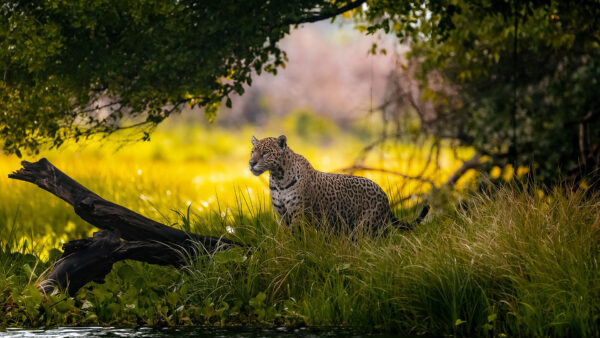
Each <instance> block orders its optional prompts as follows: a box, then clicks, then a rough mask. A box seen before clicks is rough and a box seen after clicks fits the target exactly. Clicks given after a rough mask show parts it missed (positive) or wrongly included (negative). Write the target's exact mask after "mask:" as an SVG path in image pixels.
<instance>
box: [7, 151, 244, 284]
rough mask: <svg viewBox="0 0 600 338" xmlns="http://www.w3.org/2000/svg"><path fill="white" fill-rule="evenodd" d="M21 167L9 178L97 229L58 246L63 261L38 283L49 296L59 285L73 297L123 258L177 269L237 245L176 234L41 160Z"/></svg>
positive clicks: (221, 239)
mask: <svg viewBox="0 0 600 338" xmlns="http://www.w3.org/2000/svg"><path fill="white" fill-rule="evenodd" d="M21 164H22V166H23V168H21V169H19V170H17V171H15V172H14V173H12V174H10V175H8V177H9V178H13V179H17V180H22V181H26V182H30V183H34V184H36V185H37V186H39V187H40V188H42V189H44V190H46V191H49V192H50V193H52V194H54V195H55V196H57V197H60V198H61V199H63V200H64V201H65V202H67V203H69V204H70V205H71V206H72V207H73V208H74V209H75V213H76V214H77V215H79V216H80V217H81V218H82V219H84V220H86V221H87V222H89V223H90V224H92V225H93V226H95V227H98V228H100V229H102V231H100V232H96V233H94V236H93V237H92V238H84V239H79V240H74V241H70V242H68V243H65V244H64V245H63V250H64V253H63V255H62V257H61V258H60V259H59V260H58V261H56V262H55V263H54V265H53V266H52V270H51V272H50V274H49V275H48V277H47V278H46V279H45V280H44V281H43V282H42V283H40V285H39V288H40V289H41V290H42V291H43V292H46V293H50V292H52V291H53V290H54V288H55V287H58V288H59V289H63V290H65V289H66V290H67V291H68V292H69V293H70V294H75V293H76V292H77V290H79V289H80V288H81V287H82V286H84V285H85V284H87V283H88V282H90V281H97V282H101V281H102V280H103V279H104V277H105V276H106V275H107V274H108V273H109V272H110V270H111V268H112V265H113V264H114V263H115V262H117V261H120V260H124V259H133V260H137V261H142V262H148V263H151V264H159V265H171V266H174V267H179V266H181V265H182V264H184V263H185V257H186V256H187V255H188V254H189V253H194V254H196V253H200V252H199V251H205V250H206V251H213V250H216V249H221V248H225V247H228V246H230V245H233V244H238V243H235V242H232V241H230V240H227V239H224V238H218V237H209V236H201V235H197V234H192V233H188V232H185V231H182V230H178V229H175V228H172V227H169V226H166V225H164V224H161V223H158V222H155V221H153V220H151V219H149V218H147V217H144V216H142V215H140V214H137V213H135V212H133V211H131V210H129V209H127V208H125V207H123V206H120V205H118V204H114V203H112V202H109V201H107V200H105V199H103V198H102V197H100V196H98V195H96V194H95V193H93V192H91V191H90V190H88V189H86V188H85V187H84V186H82V185H81V184H79V183H77V182H76V181H75V180H73V179H72V178H70V177H69V176H67V175H65V174H64V173H63V172H61V171H60V170H58V169H57V168H56V167H55V166H54V165H52V163H50V162H49V161H48V160H46V159H45V158H42V159H41V160H39V161H37V162H34V163H30V162H27V161H23V162H21ZM121 238H122V239H124V240H125V241H121V240H120V239H121Z"/></svg>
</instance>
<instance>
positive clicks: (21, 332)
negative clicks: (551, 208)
mask: <svg viewBox="0 0 600 338" xmlns="http://www.w3.org/2000/svg"><path fill="white" fill-rule="evenodd" d="M367 336H368V337H387V336H386V335H378V334H364V333H357V332H356V331H354V330H352V329H351V328H338V327H334V328H306V327H302V328H295V329H293V328H285V327H280V328H249V327H211V326H195V327H175V328H173V327H170V328H149V327H142V328H114V327H59V328H56V329H48V330H43V329H39V330H31V329H19V328H9V329H6V331H0V337H57V338H58V337H61V338H62V337H239V338H245V337H253V338H254V337H269V338H270V337H306V338H309V337H367Z"/></svg>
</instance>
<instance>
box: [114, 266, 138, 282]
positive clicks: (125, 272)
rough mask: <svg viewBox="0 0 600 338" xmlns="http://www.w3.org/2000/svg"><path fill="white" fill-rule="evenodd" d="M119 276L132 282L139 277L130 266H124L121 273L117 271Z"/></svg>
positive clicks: (120, 270) (120, 269)
mask: <svg viewBox="0 0 600 338" xmlns="http://www.w3.org/2000/svg"><path fill="white" fill-rule="evenodd" d="M117 275H118V276H119V278H121V279H122V280H125V281H127V280H129V281H132V280H134V278H135V277H136V276H137V275H136V273H135V271H134V270H133V268H132V267H131V266H129V265H128V264H124V265H123V266H121V267H120V268H119V271H117Z"/></svg>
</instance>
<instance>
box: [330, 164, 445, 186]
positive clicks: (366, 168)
mask: <svg viewBox="0 0 600 338" xmlns="http://www.w3.org/2000/svg"><path fill="white" fill-rule="evenodd" d="M355 171H377V172H380V173H385V174H391V175H396V176H400V177H403V178H406V179H409V180H415V181H421V182H424V183H428V184H431V186H432V187H435V183H434V182H433V181H432V180H430V179H427V178H424V177H421V176H410V175H406V174H403V173H399V172H397V171H393V170H387V169H380V168H372V167H365V166H359V165H355V166H352V167H349V168H344V169H341V170H339V172H343V173H348V172H349V173H352V172H355Z"/></svg>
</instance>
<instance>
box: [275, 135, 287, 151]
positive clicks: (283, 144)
mask: <svg viewBox="0 0 600 338" xmlns="http://www.w3.org/2000/svg"><path fill="white" fill-rule="evenodd" d="M277 141H279V146H280V147H281V149H285V147H286V142H287V138H286V137H285V135H281V136H279V138H277Z"/></svg>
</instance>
